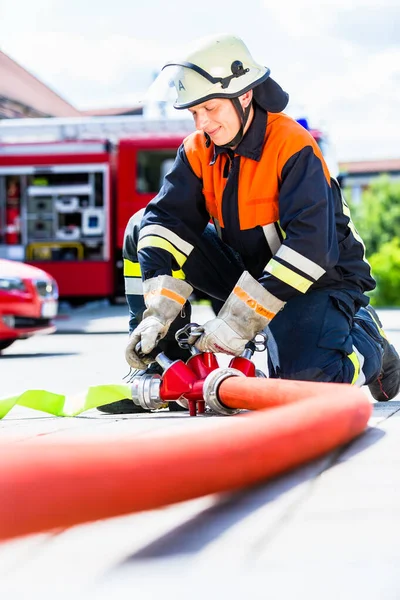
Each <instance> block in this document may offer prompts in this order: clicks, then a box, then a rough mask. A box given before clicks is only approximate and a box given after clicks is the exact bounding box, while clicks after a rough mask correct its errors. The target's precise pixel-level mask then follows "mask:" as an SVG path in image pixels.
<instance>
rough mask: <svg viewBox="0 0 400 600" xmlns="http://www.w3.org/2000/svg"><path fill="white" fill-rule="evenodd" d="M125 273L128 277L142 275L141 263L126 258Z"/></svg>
mask: <svg viewBox="0 0 400 600" xmlns="http://www.w3.org/2000/svg"><path fill="white" fill-rule="evenodd" d="M124 275H125V276H126V277H141V276H142V272H141V270H140V265H139V263H135V262H132V261H131V260H128V259H127V258H124Z"/></svg>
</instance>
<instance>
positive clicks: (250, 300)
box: [189, 271, 285, 356]
mask: <svg viewBox="0 0 400 600" xmlns="http://www.w3.org/2000/svg"><path fill="white" fill-rule="evenodd" d="M284 306H285V302H283V301H282V300H279V298H276V296H273V295H272V294H271V293H270V292H268V291H267V290H266V289H265V288H264V287H263V286H262V285H261V284H260V283H258V281H256V280H255V279H254V278H253V277H252V276H251V275H250V273H248V271H244V273H243V274H242V276H241V277H240V279H239V280H238V282H237V284H236V286H235V288H234V289H233V291H232V292H231V294H230V295H229V296H228V298H227V300H226V302H225V304H224V305H223V307H222V308H221V310H220V311H219V313H218V315H217V316H216V317H215V318H214V319H211V321H207V323H205V324H204V327H203V329H204V333H203V335H202V336H201V337H200V338H198V339H197V341H195V339H193V341H192V340H189V342H190V343H194V345H195V347H196V348H197V349H198V350H200V352H223V353H225V354H233V355H235V356H239V355H240V354H242V352H243V351H244V348H245V346H246V344H247V342H249V341H250V340H252V339H253V338H254V337H255V336H256V335H257V333H259V332H260V331H262V330H263V329H264V327H266V326H267V325H268V323H269V322H270V321H271V319H273V317H274V316H275V315H276V313H277V312H278V311H280V310H282V308H283V307H284Z"/></svg>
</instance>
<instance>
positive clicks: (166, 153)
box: [136, 150, 176, 194]
mask: <svg viewBox="0 0 400 600" xmlns="http://www.w3.org/2000/svg"><path fill="white" fill-rule="evenodd" d="M175 156H176V150H140V151H139V152H138V153H137V177H136V191H137V192H139V193H141V194H149V193H150V194H153V193H155V194H156V193H157V192H158V191H159V189H160V187H161V185H162V182H163V179H164V177H165V175H166V174H167V173H168V171H169V170H170V169H171V167H172V165H173V164H174V160H175Z"/></svg>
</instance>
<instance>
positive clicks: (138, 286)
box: [125, 277, 143, 296]
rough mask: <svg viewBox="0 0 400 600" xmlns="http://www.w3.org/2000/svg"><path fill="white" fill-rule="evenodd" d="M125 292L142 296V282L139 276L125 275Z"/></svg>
mask: <svg viewBox="0 0 400 600" xmlns="http://www.w3.org/2000/svg"><path fill="white" fill-rule="evenodd" d="M125 294H131V295H134V296H143V282H142V278H141V277H125Z"/></svg>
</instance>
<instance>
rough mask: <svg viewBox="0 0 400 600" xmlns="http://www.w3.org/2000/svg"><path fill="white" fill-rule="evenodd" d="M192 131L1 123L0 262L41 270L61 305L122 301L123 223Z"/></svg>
mask: <svg viewBox="0 0 400 600" xmlns="http://www.w3.org/2000/svg"><path fill="white" fill-rule="evenodd" d="M191 131H193V121H192V119H190V118H188V119H184V118H183V119H182V118H179V119H178V118H175V119H172V118H159V119H149V118H144V117H143V116H141V115H134V116H124V117H82V118H79V117H78V118H68V119H58V118H47V119H8V120H3V121H1V122H0V258H8V259H14V260H20V261H24V262H26V263H29V264H31V265H34V266H38V267H40V268H42V269H45V270H46V271H47V272H48V273H50V274H51V275H52V276H53V277H54V278H55V279H56V281H57V282H58V286H59V292H60V297H61V298H63V299H67V300H70V301H84V300H88V299H95V298H109V299H110V300H113V299H115V298H118V297H121V296H123V295H124V288H123V272H122V243H123V236H124V230H125V227H126V224H127V222H128V220H129V218H130V217H131V216H132V214H134V213H135V212H136V211H138V210H139V209H141V208H143V207H145V206H146V205H147V204H148V202H149V201H150V200H151V199H152V198H153V197H154V196H155V195H156V194H157V192H158V190H159V188H160V184H161V181H162V179H163V177H164V175H165V174H166V173H167V172H168V170H169V168H170V167H171V165H172V162H173V160H174V158H175V155H176V151H177V149H178V147H179V145H180V144H181V142H182V140H183V139H184V137H185V136H186V135H188V134H189V133H190V132H191ZM319 133H320V132H319ZM315 138H316V139H317V141H318V142H320V140H321V139H322V138H321V136H320V135H319V138H317V136H315Z"/></svg>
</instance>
